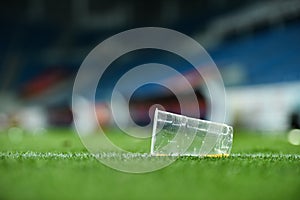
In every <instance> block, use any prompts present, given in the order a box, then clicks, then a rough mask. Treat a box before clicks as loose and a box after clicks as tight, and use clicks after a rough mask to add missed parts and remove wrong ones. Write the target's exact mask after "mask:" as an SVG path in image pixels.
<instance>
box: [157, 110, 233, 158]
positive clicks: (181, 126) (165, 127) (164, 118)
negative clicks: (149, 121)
mask: <svg viewBox="0 0 300 200" xmlns="http://www.w3.org/2000/svg"><path fill="white" fill-rule="evenodd" d="M232 140H233V129H232V127H231V126H228V125H226V124H222V123H216V122H211V121H206V120H201V119H195V118H191V117H187V116H183V115H178V114H174V113H170V112H166V111H161V110H158V109H156V110H155V113H154V120H153V132H152V140H151V155H153V156H200V157H202V156H203V157H204V156H208V157H221V156H229V154H230V151H231V147H232Z"/></svg>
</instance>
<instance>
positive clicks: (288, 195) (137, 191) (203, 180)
mask: <svg viewBox="0 0 300 200" xmlns="http://www.w3.org/2000/svg"><path fill="white" fill-rule="evenodd" d="M109 137H110V139H111V140H112V141H114V142H115V143H116V144H118V145H120V146H122V145H124V148H128V150H131V151H141V152H145V151H148V149H149V146H150V141H149V140H142V141H134V142H132V141H131V140H130V139H128V137H123V136H122V135H121V134H120V133H117V131H111V133H110V134H109ZM299 198H300V146H293V145H291V144H289V143H288V141H287V140H286V136H285V135H284V134H277V135H271V134H268V135H264V134H257V133H249V132H248V133H245V132H244V131H236V132H235V134H234V143H233V148H232V156H230V157H227V158H225V157H223V158H195V157H181V158H179V159H178V160H177V161H176V162H174V163H173V164H171V165H170V166H168V167H166V168H164V169H161V170H158V171H155V172H152V173H145V174H129V173H123V172H119V171H116V170H114V169H111V168H109V167H106V166H104V165H103V164H101V163H100V162H99V161H98V160H97V159H95V158H94V157H93V156H91V155H90V154H89V153H88V152H87V150H86V149H85V147H84V146H83V145H82V144H81V142H80V139H79V138H78V136H77V135H76V134H75V133H74V132H73V131H71V130H51V131H48V133H44V134H42V135H31V134H20V133H18V135H17V137H15V136H14V135H13V134H12V133H10V134H8V133H7V131H3V132H2V133H0V199H299Z"/></svg>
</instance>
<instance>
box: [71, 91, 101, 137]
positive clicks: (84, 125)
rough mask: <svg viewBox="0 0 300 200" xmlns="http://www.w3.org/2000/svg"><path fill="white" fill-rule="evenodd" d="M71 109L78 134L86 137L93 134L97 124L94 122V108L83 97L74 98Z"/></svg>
mask: <svg viewBox="0 0 300 200" xmlns="http://www.w3.org/2000/svg"><path fill="white" fill-rule="evenodd" d="M72 108H73V113H74V122H75V127H76V129H77V131H78V133H82V134H84V135H88V134H91V133H93V132H95V130H96V129H97V127H98V122H97V121H96V120H95V118H96V117H95V111H94V106H93V105H92V104H91V103H90V102H89V101H88V100H87V99H86V98H84V97H75V98H74V100H73V106H72Z"/></svg>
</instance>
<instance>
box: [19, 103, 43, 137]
mask: <svg viewBox="0 0 300 200" xmlns="http://www.w3.org/2000/svg"><path fill="white" fill-rule="evenodd" d="M17 119H18V121H19V123H20V126H21V127H22V128H24V129H25V130H27V131H29V132H30V133H36V130H38V129H44V128H45V127H46V126H47V115H46V111H45V110H44V109H43V108H42V107H38V106H32V107H25V108H23V109H22V110H21V111H20V112H19V113H18V114H17Z"/></svg>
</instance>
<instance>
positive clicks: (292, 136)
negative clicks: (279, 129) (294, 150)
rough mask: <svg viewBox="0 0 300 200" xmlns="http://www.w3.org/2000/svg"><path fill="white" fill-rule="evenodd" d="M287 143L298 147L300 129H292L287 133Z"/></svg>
mask: <svg viewBox="0 0 300 200" xmlns="http://www.w3.org/2000/svg"><path fill="white" fill-rule="evenodd" d="M288 141H289V143H291V144H292V145H300V129H293V130H291V131H290V132H289V133H288Z"/></svg>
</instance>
